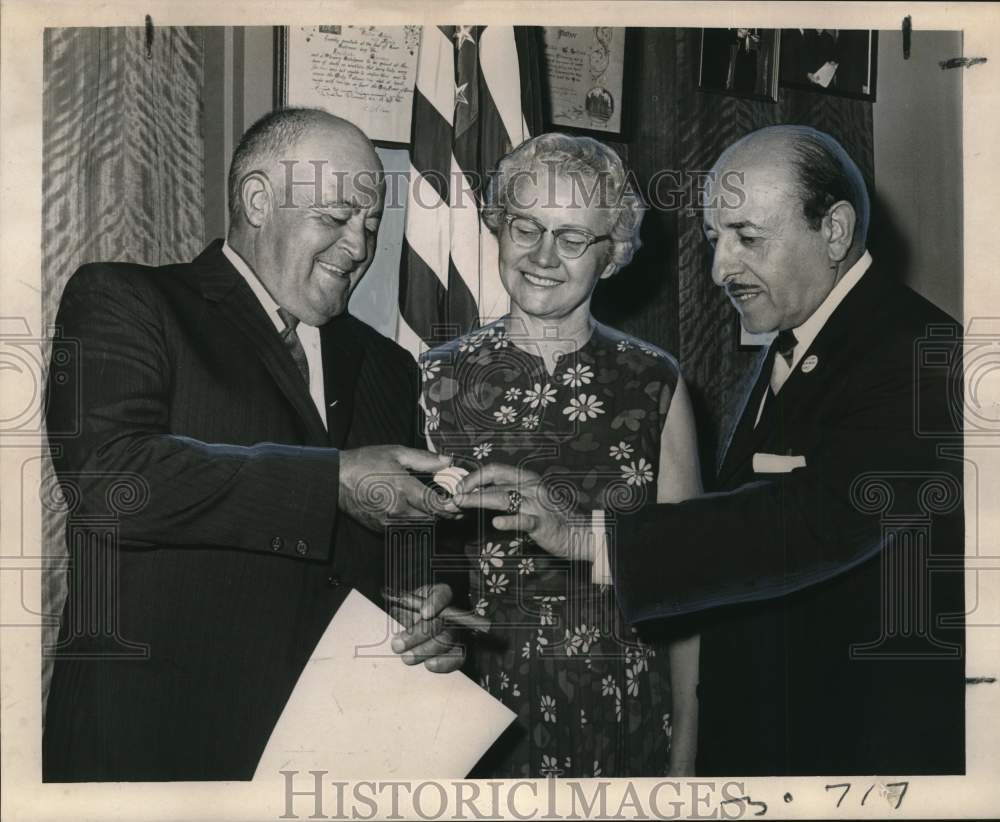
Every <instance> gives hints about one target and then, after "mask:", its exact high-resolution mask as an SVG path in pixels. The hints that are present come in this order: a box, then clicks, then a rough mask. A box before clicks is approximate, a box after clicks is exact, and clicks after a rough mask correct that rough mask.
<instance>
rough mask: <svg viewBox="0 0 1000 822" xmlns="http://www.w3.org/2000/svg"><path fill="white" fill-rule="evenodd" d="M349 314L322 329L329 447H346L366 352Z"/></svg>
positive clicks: (334, 319)
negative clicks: (356, 388) (359, 375)
mask: <svg viewBox="0 0 1000 822" xmlns="http://www.w3.org/2000/svg"><path fill="white" fill-rule="evenodd" d="M354 322H355V321H354V320H353V318H352V317H350V316H349V315H347V314H344V315H342V316H340V317H334V318H333V319H332V320H330V322H328V323H327V324H326V325H324V326H323V327H322V328H321V329H320V339H321V340H322V346H323V382H324V386H325V389H326V424H327V430H328V432H329V443H330V445H332V446H333V447H335V448H341V447H343V445H344V443H345V441H346V439H347V435H348V433H349V432H350V428H351V420H352V418H353V416H354V393H355V386H356V385H357V382H358V373H359V372H360V370H361V363H362V361H363V360H364V356H365V350H364V347H363V346H362V345H361V343H360V342H359V340H358V335H357V334H355V333H354V330H353V327H352V326H353V324H354Z"/></svg>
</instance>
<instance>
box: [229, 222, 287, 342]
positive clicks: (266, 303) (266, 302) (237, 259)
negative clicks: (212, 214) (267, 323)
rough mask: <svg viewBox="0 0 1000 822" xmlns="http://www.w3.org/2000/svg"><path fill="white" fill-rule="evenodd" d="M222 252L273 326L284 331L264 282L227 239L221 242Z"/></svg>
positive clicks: (282, 321) (282, 323)
mask: <svg viewBox="0 0 1000 822" xmlns="http://www.w3.org/2000/svg"><path fill="white" fill-rule="evenodd" d="M222 253H223V254H225V255H226V259H228V260H229V262H231V263H232V264H233V268H235V269H236V270H237V271H238V272H240V276H242V277H243V279H244V280H246V281H247V285H249V286H250V290H251V291H253V293H254V294H255V295H256V297H257V301H258V302H259V303H260V304H261V306H263V308H264V310H265V311H266V312H267V316H268V317H270V318H271V322H272V323H274V327H275V328H276V329H277V330H278V332H279V333H280V332H282V331H284V330H285V323H284V320H282V319H281V317H280V316H279V315H278V308H279V306H278V304H277V303H276V302H275V301H274V298H273V297H272V296H271V295H270V294H268V292H267V289H266V288H264V284H263V283H262V282H261V281H260V280H259V279H257V275H256V274H254V273H253V269H252V268H250V266H249V265H248V264H247V261H246V260H244V259H243V258H242V257H241V256H240V255H239V254H238V253H237V252H236V251H235V250H234V249H233V247H232V246H231V245H230V244H229V241H228V240H226V242H224V243H223V244H222Z"/></svg>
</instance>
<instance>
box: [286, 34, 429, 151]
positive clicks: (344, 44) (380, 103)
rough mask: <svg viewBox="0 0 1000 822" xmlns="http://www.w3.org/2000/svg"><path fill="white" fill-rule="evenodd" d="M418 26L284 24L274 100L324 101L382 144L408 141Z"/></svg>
mask: <svg viewBox="0 0 1000 822" xmlns="http://www.w3.org/2000/svg"><path fill="white" fill-rule="evenodd" d="M420 32H421V27H420V26H279V27H277V28H276V29H275V101H274V102H275V106H276V107H283V106H309V107H315V108H322V109H325V110H326V111H329V112H330V113H331V114H336V115H337V116H339V117H343V118H344V119H346V120H350V121H351V122H352V123H354V124H355V125H356V126H358V128H360V129H361V130H362V131H364V132H365V134H367V135H368V136H369V137H370V138H371V140H372V141H373V142H374V143H376V144H377V145H383V146H387V147H391V148H398V147H402V146H405V145H408V144H409V142H410V117H411V115H412V112H413V87H414V84H415V82H416V77H417V58H418V56H419V52H420Z"/></svg>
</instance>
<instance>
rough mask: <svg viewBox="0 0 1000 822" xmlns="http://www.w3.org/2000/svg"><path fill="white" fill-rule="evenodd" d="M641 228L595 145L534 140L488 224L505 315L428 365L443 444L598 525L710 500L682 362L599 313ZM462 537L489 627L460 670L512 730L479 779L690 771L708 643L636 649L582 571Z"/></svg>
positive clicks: (505, 171)
mask: <svg viewBox="0 0 1000 822" xmlns="http://www.w3.org/2000/svg"><path fill="white" fill-rule="evenodd" d="M642 217H643V205H642V203H641V202H640V200H639V198H638V196H637V195H636V194H635V192H634V191H633V190H632V189H631V187H630V186H629V184H628V176H627V174H626V171H625V168H624V166H623V164H622V162H621V159H620V158H619V157H618V155H617V154H615V153H614V152H613V151H612V150H611V149H609V148H607V147H606V146H604V145H602V144H601V143H599V142H597V141H596V140H592V139H590V138H586V137H568V136H565V135H561V134H543V135H541V136H539V137H536V138H534V139H532V140H529V141H527V142H525V143H523V144H522V145H521V146H520V147H518V148H517V149H516V150H515V151H514V152H512V153H511V154H509V155H508V156H507V157H505V158H504V159H503V160H501V162H500V165H499V169H498V174H497V175H496V178H495V179H494V180H493V181H492V184H491V187H490V190H489V191H488V193H487V204H486V206H485V208H484V221H485V222H486V223H487V225H488V226H489V227H490V229H491V230H492V231H493V232H494V233H495V234H496V235H497V239H498V245H499V257H500V259H499V263H500V266H499V267H500V277H501V280H502V282H503V284H504V287H505V288H506V290H507V292H508V293H509V294H510V298H511V311H510V314H509V316H507V317H504V318H502V319H501V320H499V321H497V322H495V323H493V324H491V325H489V326H486V327H485V328H483V329H480V330H479V331H477V332H474V333H472V334H469V335H466V336H465V337H461V338H459V339H457V340H454V341H452V342H450V343H448V344H446V345H444V346H441V347H440V348H437V349H434V350H433V351H431V352H429V353H428V354H427V355H425V357H424V359H423V374H424V383H423V399H422V403H423V406H424V409H425V411H426V426H425V427H426V433H427V438H428V442H429V443H430V445H431V447H432V448H434V449H435V450H437V451H439V452H446V453H451V454H453V455H455V457H456V458H457V459H458V461H459V462H460V463H462V462H464V463H466V464H467V465H469V467H471V466H472V465H473V464H476V463H478V462H480V461H482V462H484V463H485V462H501V463H508V464H512V465H526V466H527V467H530V468H532V469H533V470H535V471H537V472H539V473H541V474H543V475H545V476H547V477H549V478H552V479H555V481H556V482H558V484H559V487H560V489H561V491H562V493H564V494H565V495H566V496H567V497H568V498H569V499H571V500H572V501H573V502H575V504H576V506H577V508H578V509H579V510H580V511H582V512H584V513H586V514H587V515H588V516H589V515H590V512H592V511H597V510H607V511H614V510H622V508H623V507H631V506H633V505H639V504H641V502H642V501H643V500H644V499H646V498H649V499H652V498H653V497H654V495H655V498H656V499H660V500H670V501H679V500H682V499H686V498H688V497H690V496H693V495H696V494H698V493H699V492H700V490H701V482H700V477H699V472H698V464H697V459H696V456H695V444H694V425H693V421H692V415H691V409H690V404H689V401H688V397H687V393H686V390H685V388H684V384H683V381H682V380H681V379H680V374H679V372H678V367H677V363H676V361H675V360H674V359H673V357H671V356H670V355H668V354H666V353H665V352H663V351H661V350H660V349H658V348H656V347H655V346H652V345H649V344H647V343H645V342H643V341H642V340H638V339H635V338H632V337H629V336H627V335H625V334H622V333H620V332H618V331H616V330H615V329H612V328H608V327H607V326H604V325H602V324H600V323H598V322H596V321H595V320H594V318H593V316H592V314H591V310H590V305H591V295H592V293H593V291H594V287H595V286H596V285H597V283H598V281H599V280H601V279H602V278H607V277H611V276H612V275H614V274H615V273H617V272H618V271H619V270H620V269H621V268H623V267H625V266H626V265H628V263H629V262H630V261H631V259H632V257H633V255H634V254H635V251H636V250H637V249H638V246H639V239H638V232H639V226H640V224H641V222H642ZM508 496H509V499H510V504H511V506H512V508H516V507H517V505H518V504H519V500H520V499H521V497H520V495H519V492H518V491H517V489H510V490H509V492H508ZM515 536H516V535H515ZM456 538H457V541H460V542H462V543H463V548H462V549H461V550H462V551H463V553H464V555H465V557H466V562H467V563H468V567H469V568H471V571H470V573H469V577H470V578H469V587H470V591H471V597H470V603H469V605H470V606H471V607H472V608H474V609H475V610H476V611H477V612H479V613H480V614H482V615H486V616H489V618H490V619H491V621H492V623H493V626H494V627H493V629H492V631H491V635H490V638H489V640H485V639H483V640H476V641H475V643H474V644H473V645H472V647H471V648H470V649H469V669H470V670H469V673H470V674H471V675H472V676H473V677H474V678H475V679H477V681H479V683H480V684H481V685H482V687H484V688H486V689H488V690H489V691H490V692H491V693H492V694H493V695H494V696H496V697H497V698H498V699H500V700H502V701H503V702H505V703H506V704H507V705H508V706H509V707H510V708H511V709H512V710H514V711H515V712H516V713H517V716H518V721H517V722H515V723H514V725H513V726H512V727H511V730H510V731H509V732H508V733H507V734H505V736H504V737H502V738H501V739H500V740H499V741H498V742H497V744H496V745H495V746H494V747H493V749H492V750H491V751H490V752H489V753H487V755H486V756H485V757H484V759H483V760H482V761H481V762H480V765H479V767H478V769H477V771H475V772H474V773H475V775H476V776H479V777H508V778H512V777H542V776H567V777H588V776H662V775H666V774H668V773H672V774H675V775H683V774H689V773H691V772H692V771H691V769H692V767H693V763H694V747H695V745H694V740H695V696H694V686H695V679H696V670H697V638H682V639H679V640H678V641H675V642H673V643H670V644H668V643H666V642H660V641H656V642H653V641H645V640H644V639H642V638H640V637H638V636H636V635H635V634H634V632H632V631H631V629H629V628H627V627H626V626H625V624H624V622H623V620H622V617H621V615H620V612H619V610H618V606H617V603H616V601H615V599H614V594H613V591H612V590H611V589H610V588H609V587H607V586H600V585H595V584H592V582H591V579H590V571H589V567H583V566H577V565H574V564H573V563H568V562H565V561H561V560H555V559H553V558H551V557H549V556H547V555H546V554H544V552H542V551H541V550H540V549H538V548H537V547H536V546H534V545H533V544H532V543H531V542H530V540H525V539H523V538H515V539H511V538H510V535H509V534H507V535H504V534H503V533H502V532H500V531H497V530H495V529H493V528H492V526H491V525H484V527H483V529H482V530H481V531H480V532H478V533H474V534H470V533H469V532H468V531H466V532H464V533H463V534H461V535H456ZM497 640H499V642H498V641H497ZM584 751H586V752H587V753H586V754H583V753H582V752H584Z"/></svg>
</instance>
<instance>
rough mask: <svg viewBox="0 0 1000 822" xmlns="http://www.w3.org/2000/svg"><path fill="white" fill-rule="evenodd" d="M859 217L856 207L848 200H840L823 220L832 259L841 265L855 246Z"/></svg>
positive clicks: (831, 207)
mask: <svg viewBox="0 0 1000 822" xmlns="http://www.w3.org/2000/svg"><path fill="white" fill-rule="evenodd" d="M856 221H857V216H856V215H855V213H854V206H852V205H851V204H850V203H849V202H847V200H840V201H839V202H836V203H834V204H833V205H832V206H830V210H829V211H827V212H826V216H825V217H824V218H823V231H824V234H825V236H826V243H827V249H828V253H829V255H830V259H831V260H832V261H833V262H835V263H839V262H840V261H841V260H843V259H844V258H845V257H846V256H847V255H848V253H849V252H850V250H851V246H852V245H853V244H854V226H855V223H856Z"/></svg>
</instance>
